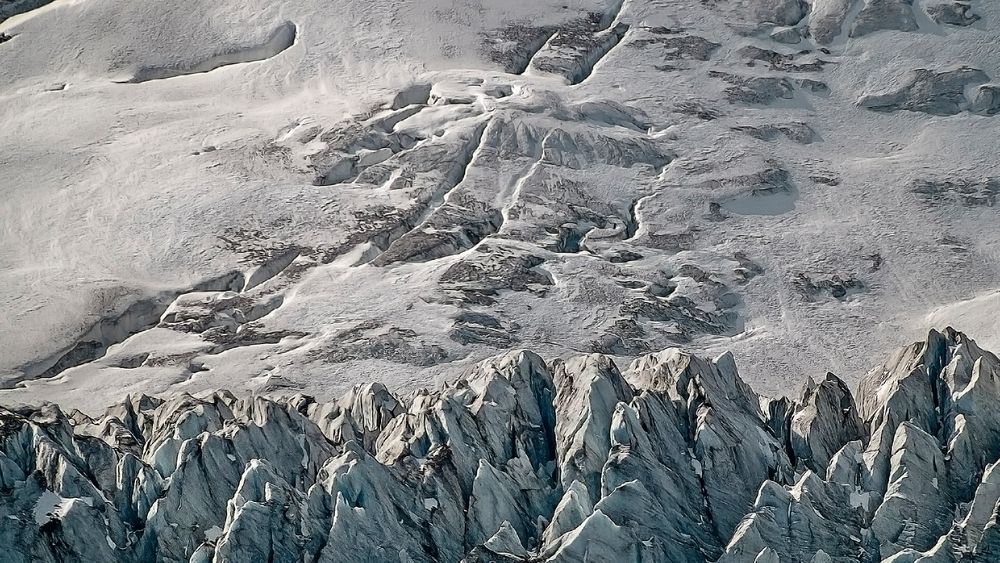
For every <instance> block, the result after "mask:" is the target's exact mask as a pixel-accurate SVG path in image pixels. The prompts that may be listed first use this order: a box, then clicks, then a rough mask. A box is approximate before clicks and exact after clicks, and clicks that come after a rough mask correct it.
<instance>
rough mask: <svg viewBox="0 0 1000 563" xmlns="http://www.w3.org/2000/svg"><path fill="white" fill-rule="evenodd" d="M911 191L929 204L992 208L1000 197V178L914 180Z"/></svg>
mask: <svg viewBox="0 0 1000 563" xmlns="http://www.w3.org/2000/svg"><path fill="white" fill-rule="evenodd" d="M911 190H912V191H913V193H915V194H917V196H918V197H920V199H922V200H923V201H925V202H926V203H929V204H935V205H937V204H941V203H958V204H961V205H965V206H968V207H977V206H986V207H992V206H993V205H994V204H995V203H996V200H997V196H998V195H1000V178H979V179H973V178H956V179H928V180H915V181H914V182H913V184H912V187H911Z"/></svg>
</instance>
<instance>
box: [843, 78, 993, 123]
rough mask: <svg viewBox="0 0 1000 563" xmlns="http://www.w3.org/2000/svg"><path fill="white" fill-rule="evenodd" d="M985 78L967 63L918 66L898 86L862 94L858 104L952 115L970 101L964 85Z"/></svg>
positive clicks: (890, 109)
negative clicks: (950, 66) (934, 68)
mask: <svg viewBox="0 0 1000 563" xmlns="http://www.w3.org/2000/svg"><path fill="white" fill-rule="evenodd" d="M988 80H989V77H988V76H987V75H986V73H985V72H983V71H981V70H979V69H975V68H971V67H968V66H963V67H959V68H957V69H954V70H946V71H941V72H935V71H932V70H927V69H924V68H921V69H917V70H915V71H913V72H912V73H911V75H910V77H909V79H908V80H907V81H906V83H905V84H904V85H903V86H902V87H900V88H899V89H897V90H894V91H892V92H889V93H886V94H875V95H868V96H863V97H862V98H861V99H860V100H858V105H859V106H861V107H863V108H868V109H871V110H875V111H900V110H907V111H918V112H922V113H929V114H931V115H955V114H956V113H959V112H961V111H963V110H965V109H967V108H968V107H969V103H970V102H969V100H968V99H967V98H966V97H965V89H966V87H967V86H969V85H971V84H981V83H983V82H986V81H988ZM982 103H983V104H986V103H987V102H985V101H984V102H982ZM990 105H991V104H990Z"/></svg>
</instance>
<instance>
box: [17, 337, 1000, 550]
mask: <svg viewBox="0 0 1000 563" xmlns="http://www.w3.org/2000/svg"><path fill="white" fill-rule="evenodd" d="M998 375H1000V359H998V358H997V357H996V356H994V355H993V354H991V353H990V352H987V351H984V350H982V349H980V348H979V347H978V346H977V345H976V344H975V342H973V341H972V340H971V339H969V338H968V337H967V336H965V335H964V334H962V333H959V332H956V331H954V330H952V329H950V328H949V329H946V330H945V331H943V332H937V331H931V332H930V333H929V335H928V337H927V339H926V340H925V341H923V342H917V343H914V344H911V345H910V346H907V347H906V348H903V349H901V350H899V351H898V352H896V353H895V354H893V355H892V356H891V357H890V358H889V359H888V361H886V362H885V364H883V365H882V366H880V367H878V368H876V369H874V370H872V371H871V372H870V373H869V374H868V376H867V377H866V378H865V379H864V380H863V381H862V383H861V384H860V386H859V390H858V394H857V399H855V397H854V396H852V394H851V392H850V391H849V390H848V388H847V386H846V385H845V384H844V383H843V381H841V380H840V379H839V378H837V377H836V376H835V375H833V374H827V375H826V377H825V378H824V379H822V380H821V381H819V382H817V381H813V380H812V379H809V380H807V382H806V384H805V385H804V386H803V389H802V391H801V394H800V395H799V396H798V397H797V398H795V399H787V398H780V399H766V398H761V397H758V396H757V395H756V394H755V393H754V392H753V391H752V390H751V388H750V387H749V386H748V385H747V384H746V383H745V382H744V381H743V380H742V379H741V378H740V376H739V374H738V373H737V369H736V364H735V362H734V360H733V357H732V356H731V355H729V354H724V355H722V356H720V357H718V358H716V359H714V360H708V359H703V358H699V357H696V356H693V355H691V354H689V353H686V352H683V351H681V350H679V349H667V350H664V351H661V352H658V353H653V354H647V355H645V356H641V357H639V358H638V359H636V360H635V361H634V362H633V363H632V364H631V365H630V366H629V367H628V369H626V370H624V371H620V370H619V369H618V367H617V366H616V365H615V364H614V362H613V361H612V360H611V359H610V358H609V357H608V356H604V355H600V354H591V355H584V356H578V357H573V358H569V359H565V360H554V361H549V362H546V361H545V360H543V359H542V358H541V357H539V356H538V355H536V354H533V353H531V352H527V351H513V352H509V353H506V354H504V355H501V356H497V357H494V358H491V359H489V360H486V361H484V362H482V363H481V364H479V365H478V366H477V367H475V369H473V370H471V371H470V372H469V373H467V374H466V375H464V376H463V377H461V378H459V379H458V380H456V381H454V382H451V383H448V384H445V385H443V386H442V387H440V388H437V389H434V390H420V391H418V392H415V393H413V394H412V395H410V396H407V397H397V396H395V395H393V394H392V393H391V392H390V391H389V390H388V389H387V388H386V387H384V386H382V385H380V384H368V385H364V386H359V387H356V388H354V389H353V390H351V391H350V392H349V393H347V394H346V395H344V396H343V397H342V398H341V399H339V400H338V401H336V402H333V403H320V402H317V401H315V400H313V399H312V398H310V397H307V396H303V395H295V396H290V397H282V398H266V397H260V396H254V397H246V398H238V397H236V396H234V395H232V394H231V393H228V392H224V391H222V392H216V393H213V394H208V395H204V396H200V397H194V396H190V395H185V396H178V397H174V398H171V399H168V400H161V399H157V398H152V397H147V396H141V397H129V398H126V400H125V401H123V402H122V403H121V404H119V405H116V406H114V407H112V408H110V409H108V410H107V412H106V413H105V414H104V415H103V416H100V417H96V418H92V417H88V416H86V415H84V414H82V413H80V412H78V411H73V412H69V413H66V412H63V411H62V410H61V409H60V408H59V407H58V406H56V405H53V404H43V405H41V406H36V407H20V408H0V522H2V524H3V525H2V526H0V545H3V546H5V548H6V551H5V554H4V557H5V560H6V561H13V562H21V561H25V562H27V561H171V562H173V561H189V562H211V561H220V562H221V561H227V562H237V561H265V560H266V561H289V562H291V561H338V562H345V561H400V562H417V561H427V562H431V561H469V562H477V561H482V562H486V561H503V562H516V561H548V562H575V561H636V562H639V561H678V562H681V561H684V562H686V561H692V562H697V561H719V562H725V563H734V562H747V563H750V562H759V561H779V562H785V561H788V562H793V561H794V562H798V561H811V562H830V561H834V562H847V561H892V562H896V563H898V562H902V561H907V562H916V561H924V562H931V561H934V562H938V561H948V562H959V561H962V562H965V561H968V562H979V561H995V560H996V559H995V558H996V554H997V550H998V549H1000V531H998V529H997V528H998V526H997V518H996V514H997V510H998V507H1000V477H998V475H1000V471H998V470H997V466H998V459H1000V413H997V412H996V411H995V409H994V408H993V406H994V405H995V404H996V403H997V400H998V399H1000V382H998Z"/></svg>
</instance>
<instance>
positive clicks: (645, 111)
mask: <svg viewBox="0 0 1000 563" xmlns="http://www.w3.org/2000/svg"><path fill="white" fill-rule="evenodd" d="M966 7H969V6H966V4H963V3H961V2H957V1H955V2H952V1H946V2H942V1H941V0H914V1H913V2H912V6H911V3H910V2H907V1H905V0H884V1H879V2H875V1H872V0H856V1H853V2H852V1H851V0H813V2H812V3H811V4H801V3H799V2H798V1H797V0H787V1H786V0H744V1H736V0H718V1H708V2H703V1H697V0H683V1H680V0H677V1H659V2H657V1H648V2H647V1H639V0H626V1H625V2H624V3H622V4H620V5H619V4H616V3H611V2H564V1H563V2H545V1H542V2H520V1H518V2H503V3H481V2H471V1H462V2H459V1H457V0H456V1H451V2H446V1H444V0H433V1H431V2H390V1H378V0H368V1H365V2H310V1H302V2H285V3H265V2H217V1H215V2H155V3H154V2H123V1H112V0H64V1H56V2H53V3H51V4H49V5H47V6H45V7H43V8H39V9H37V10H35V11H32V12H28V13H25V14H22V15H19V16H14V17H13V18H11V19H8V20H7V21H5V22H3V23H0V31H2V32H4V33H6V34H8V35H10V36H12V39H10V40H9V41H5V42H3V43H0V155H2V156H0V162H2V164H0V190H2V192H3V203H2V204H0V225H2V227H0V229H2V231H0V233H2V237H0V265H2V268H0V276H2V280H0V282H2V284H0V287H2V288H3V289H2V290H0V313H2V318H3V319H4V321H3V322H2V323H0V343H2V346H0V383H2V386H4V387H15V386H17V388H13V389H10V390H6V391H3V392H2V394H0V401H3V402H21V401H38V400H42V399H50V400H57V401H58V402H60V403H61V404H63V405H65V406H79V407H83V408H86V409H88V410H92V411H96V410H97V409H99V408H101V407H103V406H104V405H106V404H107V403H108V402H110V401H111V400H113V399H115V398H116V397H120V396H122V395H123V394H124V393H135V392H140V391H142V392H148V393H160V394H164V393H172V392H181V391H198V390H203V389H214V388H222V387H224V388H230V389H233V390H234V391H245V390H255V391H271V392H279V391H286V390H287V391H289V392H290V391H298V390H302V391H306V392H309V393H313V394H316V395H319V396H321V397H332V396H335V395H336V394H338V393H339V392H340V391H342V390H343V389H344V388H345V387H347V386H349V385H351V384H353V383H357V382H368V381H373V380H377V381H383V382H385V383H387V384H388V385H390V386H392V387H405V386H409V385H414V384H425V383H427V380H428V379H430V378H432V377H435V376H441V377H450V376H454V375H456V374H458V373H460V372H462V371H463V370H466V369H467V368H468V367H469V366H470V365H473V364H474V362H476V361H478V360H480V359H482V358H484V357H488V356H490V355H493V354H495V353H497V351H498V350H503V349H508V348H512V347H519V346H526V347H531V348H532V349H534V350H536V351H538V352H540V353H542V354H543V355H548V356H553V357H554V356H560V355H566V354H569V353H578V352H592V351H597V352H603V353H608V354H612V355H617V356H623V357H631V356H635V355H638V354H641V353H644V352H647V351H650V350H658V349H661V348H664V347H667V346H672V345H683V346H685V347H686V348H689V349H692V350H696V351H702V352H713V353H714V352H720V351H722V350H732V351H733V352H734V354H735V355H736V357H737V358H738V360H739V361H740V364H741V366H743V370H742V371H743V375H744V377H745V378H746V379H747V380H748V381H749V382H750V383H751V385H753V386H754V388H755V389H757V390H759V391H763V392H767V393H781V392H785V391H790V390H791V389H790V388H789V382H792V381H794V382H797V381H799V380H800V377H801V375H802V374H803V373H807V372H811V371H812V370H815V369H817V368H816V366H817V365H823V366H828V367H829V368H830V369H832V370H833V371H835V372H837V373H838V374H841V375H842V376H843V377H844V378H845V379H847V380H848V381H852V382H853V381H855V380H857V378H858V377H859V376H860V374H861V371H862V370H863V369H864V368H866V367H867V366H868V365H869V364H871V363H872V362H873V360H874V358H875V357H876V356H878V355H879V354H882V353H884V351H885V350H886V349H888V348H889V347H890V346H891V345H892V344H891V343H895V342H897V341H898V340H899V339H900V337H901V336H903V337H916V336H918V335H920V334H923V333H925V331H926V328H927V326H928V325H940V324H943V323H953V324H956V325H958V326H965V325H966V324H973V325H974V326H975V327H976V328H975V330H977V331H978V333H986V334H987V335H988V334H991V333H993V334H995V333H996V330H995V329H996V323H995V322H994V321H993V319H994V318H996V309H997V304H998V301H997V299H996V298H995V296H994V293H995V291H996V290H997V283H996V281H995V280H996V278H997V273H998V266H1000V256H998V254H997V252H996V250H995V249H996V248H997V247H998V246H997V244H996V243H997V242H998V241H997V238H998V237H1000V230H998V229H996V227H995V226H996V212H995V208H994V207H993V203H994V198H995V197H996V194H997V193H998V192H1000V180H998V179H1000V170H997V166H998V161H997V159H996V157H995V149H994V147H993V143H992V139H993V138H995V137H996V134H997V131H998V129H997V127H998V126H997V123H998V122H997V120H996V119H995V118H994V117H993V115H992V114H993V113H994V112H995V111H996V110H997V109H1000V88H992V87H990V84H991V83H992V81H993V80H995V79H996V80H1000V57H998V52H997V51H998V49H1000V28H998V27H997V22H998V21H1000V6H997V5H995V4H994V3H991V2H986V1H974V2H972V3H971V7H969V8H970V9H969V10H965V8H966ZM970 14H975V16H974V17H973V16H970ZM783 26H792V27H791V28H787V27H783ZM796 39H797V40H798V42H797V43H789V42H791V41H795V40H796ZM965 67H968V68H965ZM994 99H996V101H994ZM970 299H973V300H974V301H968V300H970ZM983 340H984V344H985V345H987V346H988V347H989V346H994V345H997V344H1000V343H998V342H993V341H991V340H989V339H988V338H986V339H983Z"/></svg>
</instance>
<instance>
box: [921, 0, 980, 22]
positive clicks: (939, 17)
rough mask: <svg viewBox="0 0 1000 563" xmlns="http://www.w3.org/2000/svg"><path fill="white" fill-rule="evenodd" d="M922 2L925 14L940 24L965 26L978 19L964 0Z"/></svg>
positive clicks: (970, 5)
mask: <svg viewBox="0 0 1000 563" xmlns="http://www.w3.org/2000/svg"><path fill="white" fill-rule="evenodd" d="M922 4H923V7H924V12H926V13H927V16H928V17H929V18H931V19H932V20H934V21H935V22H937V23H940V24H948V25H959V26H966V25H972V24H974V23H976V22H977V21H979V19H980V17H979V16H978V15H976V14H974V13H972V4H971V3H970V2H967V1H965V0H926V1H925V2H923V3H922Z"/></svg>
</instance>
